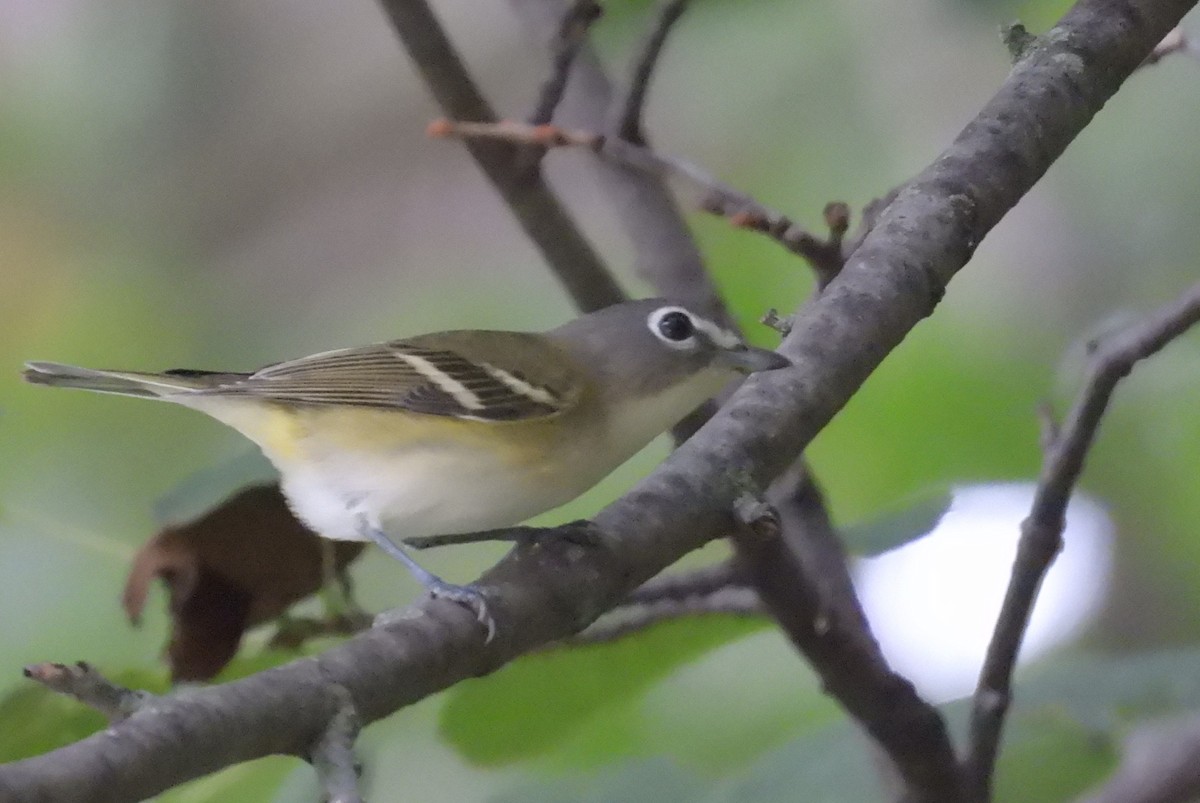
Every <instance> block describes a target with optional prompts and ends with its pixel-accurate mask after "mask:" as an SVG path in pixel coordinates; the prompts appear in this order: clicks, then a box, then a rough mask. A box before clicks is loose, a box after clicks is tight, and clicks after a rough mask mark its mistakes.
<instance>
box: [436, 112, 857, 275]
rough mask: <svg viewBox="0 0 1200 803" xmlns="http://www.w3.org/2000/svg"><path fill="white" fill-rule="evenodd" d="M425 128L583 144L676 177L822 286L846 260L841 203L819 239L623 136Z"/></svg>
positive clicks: (493, 127) (459, 123)
mask: <svg viewBox="0 0 1200 803" xmlns="http://www.w3.org/2000/svg"><path fill="white" fill-rule="evenodd" d="M427 130H428V133H429V135H430V136H434V137H458V138H461V139H465V140H467V141H468V142H472V141H498V142H504V143H510V144H514V145H523V146H530V145H533V146H538V147H544V148H567V147H574V148H585V149H587V150H590V151H592V152H593V153H595V154H597V155H598V156H600V157H601V158H603V159H607V160H609V161H612V162H614V163H617V164H620V165H622V166H624V167H629V168H633V169H635V170H640V171H642V172H645V173H648V174H650V175H653V176H656V177H658V178H660V179H663V180H674V181H675V184H676V185H677V186H679V187H680V188H681V189H683V190H685V191H687V192H688V194H689V195H690V196H692V198H693V199H694V202H695V205H696V206H697V207H698V208H699V209H702V210H703V211H705V212H708V213H710V214H713V215H716V216H718V217H723V218H725V219H727V220H728V221H729V222H730V224H732V225H734V226H737V227H738V228H744V229H749V230H751V231H757V232H761V233H763V234H766V235H767V236H768V237H771V238H772V239H774V240H776V241H777V242H779V243H780V244H781V245H783V247H784V248H787V249H788V250H789V251H791V252H792V253H794V254H797V255H799V256H801V257H803V258H804V259H805V260H807V261H808V262H809V264H811V265H812V266H813V268H814V270H815V271H816V272H817V276H818V280H819V282H820V284H821V286H824V285H825V284H827V283H828V282H829V280H830V279H831V278H832V277H833V276H835V275H837V272H838V271H840V270H841V266H842V264H843V262H844V256H843V254H842V235H843V234H845V231H846V228H845V227H846V226H848V225H849V215H848V210H846V208H845V204H841V203H840V202H834V203H833V204H830V205H828V206H827V207H826V219H827V221H829V222H832V224H833V225H834V226H836V227H838V229H834V230H832V231H831V236H830V238H829V239H827V240H822V239H821V238H819V237H817V236H815V235H813V234H811V233H809V232H808V231H806V230H805V229H803V228H801V227H800V226H798V225H797V224H795V223H793V222H792V220H791V219H790V218H788V217H787V216H786V215H784V214H782V213H781V212H777V211H775V210H773V209H771V208H769V207H767V206H764V205H763V204H761V203H759V202H758V201H757V200H755V199H754V198H752V197H751V196H750V195H747V194H746V193H744V192H742V191H741V190H737V189H734V188H733V187H731V186H729V185H728V184H725V183H724V182H722V181H720V180H718V179H717V178H716V177H714V176H713V175H711V174H710V173H708V172H707V171H706V170H704V169H703V168H701V167H698V166H696V165H694V164H692V163H691V162H688V161H685V160H683V159H679V158H677V157H674V156H669V155H666V154H661V153H658V152H656V151H654V150H652V149H650V148H647V147H644V146H642V145H638V144H635V143H633V142H628V141H626V140H623V139H618V138H615V137H606V136H604V135H603V134H596V133H593V132H590V131H581V130H578V129H566V128H561V127H559V126H553V125H538V126H533V125H529V124H527V123H520V122H515V121H512V120H501V121H499V122H486V123H479V122H471V121H465V120H447V119H440V120H434V121H433V122H432V123H430V124H429V128H428V129H427Z"/></svg>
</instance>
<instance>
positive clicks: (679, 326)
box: [658, 310, 696, 343]
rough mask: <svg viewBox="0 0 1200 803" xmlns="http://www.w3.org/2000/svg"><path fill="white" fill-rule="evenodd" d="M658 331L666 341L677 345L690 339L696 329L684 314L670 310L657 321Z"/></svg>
mask: <svg viewBox="0 0 1200 803" xmlns="http://www.w3.org/2000/svg"><path fill="white" fill-rule="evenodd" d="M658 331H659V332H660V333H661V334H662V336H663V337H665V338H666V339H667V340H674V341H675V342H676V343H678V342H680V341H683V340H687V339H688V338H689V337H691V336H692V335H693V334H694V333H695V331H696V327H695V325H694V324H693V323H692V319H691V317H690V316H689V315H688V314H687V313H686V312H682V311H680V310H672V311H670V312H668V313H667V314H666V315H664V316H662V317H661V318H659V319H658Z"/></svg>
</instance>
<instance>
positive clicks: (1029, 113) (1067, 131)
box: [0, 0, 1194, 801]
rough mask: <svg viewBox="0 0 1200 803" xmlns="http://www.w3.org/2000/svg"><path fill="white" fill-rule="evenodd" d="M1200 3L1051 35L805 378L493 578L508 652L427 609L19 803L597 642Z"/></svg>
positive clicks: (794, 379) (279, 745) (958, 147)
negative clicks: (601, 539) (549, 647)
mask: <svg viewBox="0 0 1200 803" xmlns="http://www.w3.org/2000/svg"><path fill="white" fill-rule="evenodd" d="M1192 5H1194V3H1193V2H1192V0H1159V1H1157V2H1150V0H1082V2H1080V3H1078V4H1077V5H1076V6H1075V7H1074V8H1073V9H1072V10H1071V11H1070V12H1068V14H1067V15H1066V16H1065V17H1064V18H1063V20H1062V21H1061V22H1060V23H1059V25H1058V26H1056V27H1055V28H1054V29H1053V30H1052V31H1050V32H1049V33H1047V34H1046V35H1045V36H1043V37H1040V38H1039V40H1038V41H1037V42H1036V43H1035V44H1034V46H1033V47H1031V48H1030V49H1029V51H1028V52H1027V53H1026V55H1025V56H1024V57H1023V58H1022V59H1021V60H1020V62H1019V63H1017V64H1016V65H1015V67H1014V68H1013V69H1012V71H1011V72H1010V74H1009V75H1008V77H1007V79H1006V80H1005V82H1004V84H1003V85H1002V86H1001V88H1000V90H999V91H998V92H997V94H996V95H995V96H994V97H993V98H992V99H991V100H990V101H989V102H988V103H987V105H986V106H985V107H984V108H983V110H982V111H981V112H980V113H979V115H977V117H976V118H975V119H974V120H973V121H972V122H971V123H970V124H969V125H968V126H967V127H966V128H965V129H964V130H963V132H962V133H961V134H960V135H959V136H958V137H957V138H956V140H955V141H954V143H953V144H952V145H951V146H950V147H949V148H948V149H947V150H946V151H945V152H944V153H943V154H942V155H941V156H940V157H939V158H938V159H937V160H936V161H935V162H934V163H933V164H932V165H930V166H929V167H928V168H927V169H926V170H924V171H923V172H922V173H921V174H920V175H918V176H917V177H916V178H915V179H914V180H913V181H912V182H910V183H909V184H907V185H906V186H905V187H904V188H902V189H901V190H900V192H899V193H898V194H897V196H896V198H895V200H894V201H893V202H892V203H891V204H890V205H889V206H888V207H887V208H886V209H884V210H883V211H882V212H881V213H880V215H879V218H878V221H877V223H876V225H875V227H874V228H873V229H872V231H871V232H870V234H869V235H868V236H867V237H866V238H865V239H864V241H863V243H862V245H861V246H860V247H859V248H858V249H857V250H856V251H855V252H854V254H853V255H851V257H850V259H849V260H848V261H847V263H846V266H845V268H844V269H843V270H842V272H841V274H840V275H839V276H838V278H837V279H835V280H834V281H833V282H832V283H831V284H830V285H829V287H828V288H827V289H826V290H825V291H824V292H823V293H822V294H821V295H820V296H818V297H817V298H816V299H815V300H814V301H813V302H812V303H810V304H808V305H807V306H806V307H805V309H804V310H803V314H801V315H798V316H797V319H796V322H795V326H794V327H793V330H792V332H791V334H790V335H789V336H788V337H787V339H786V340H785V341H784V344H783V347H782V351H783V352H784V353H785V354H787V355H788V356H789V357H790V358H791V359H792V360H793V362H794V363H795V367H794V368H791V369H785V370H781V371H776V372H772V375H769V376H767V375H760V376H757V377H752V378H751V379H750V380H748V381H747V382H746V383H745V385H743V387H742V388H741V389H740V390H739V391H738V393H737V394H736V395H735V396H734V398H733V399H731V401H730V403H729V404H728V405H726V407H725V408H723V409H722V410H721V411H720V412H719V413H718V414H717V415H716V416H715V417H714V418H713V419H712V421H711V422H709V424H708V425H706V426H705V427H704V429H703V430H702V431H701V432H699V433H697V434H696V436H694V437H692V438H691V439H690V440H688V441H687V442H686V443H684V444H682V445H681V446H680V448H679V449H677V450H676V451H675V453H674V454H673V455H671V456H670V457H669V458H668V459H667V460H666V461H665V462H664V463H663V464H662V465H661V466H660V467H659V468H658V469H657V470H655V471H654V472H653V473H652V474H651V475H650V476H649V477H647V478H646V479H645V480H644V481H642V482H641V483H640V484H639V485H638V486H637V487H636V488H634V489H633V490H632V491H631V492H630V493H628V494H626V495H625V496H624V497H622V498H621V499H619V500H617V501H616V502H614V503H613V504H611V505H609V506H608V507H606V508H605V509H604V510H603V511H601V513H600V514H599V515H598V516H597V517H596V524H597V526H598V528H599V529H600V531H601V532H603V533H605V534H606V538H605V543H604V546H602V547H600V548H595V549H587V550H584V549H580V548H579V547H577V546H574V545H570V544H563V545H561V547H552V546H549V545H546V544H544V545H543V546H542V547H540V548H532V549H524V550H517V551H516V552H515V553H514V554H512V555H510V556H508V557H506V558H505V559H504V560H502V561H501V562H500V563H499V564H497V565H496V566H495V567H494V568H493V569H491V570H490V571H488V572H487V573H486V574H485V575H484V576H483V577H482V578H480V581H479V582H480V584H481V585H482V586H483V587H485V588H486V589H487V590H488V594H489V599H490V600H491V602H492V608H493V610H494V613H495V617H496V620H497V624H498V626H499V634H498V636H497V637H496V639H495V640H494V641H493V642H491V643H490V644H487V645H485V644H483V643H482V639H481V638H480V635H479V631H478V628H477V625H476V622H475V619H474V617H473V616H472V614H471V613H470V612H468V611H466V610H465V609H463V608H462V607H460V606H458V605H455V604H453V603H450V602H445V601H442V600H430V599H425V600H422V601H421V602H419V603H417V604H416V605H414V606H412V607H411V608H410V610H409V615H408V616H407V617H404V618H402V619H399V620H398V621H396V622H395V623H394V624H391V625H389V626H388V627H386V628H379V629H374V630H372V631H370V632H368V633H364V634H362V635H359V636H356V637H355V638H353V639H351V640H349V641H347V642H346V643H344V644H342V645H339V646H337V647H335V648H333V649H332V650H330V651H328V652H326V653H324V654H323V655H321V656H318V657H315V658H306V659H302V660H299V661H295V662H293V663H290V664H288V665H285V666H282V667H279V668H276V669H272V670H269V671H267V672H263V673H261V674H259V675H255V676H253V677H249V678H246V679H244V680H241V681H237V682H234V683H229V684H225V685H222V686H216V687H212V688H208V689H203V690H199V691H194V692H189V693H187V694H182V695H179V696H176V697H171V698H166V699H163V700H161V701H159V702H157V703H156V704H155V705H154V706H150V707H147V708H145V709H142V710H139V711H138V712H136V713H134V714H133V715H132V716H130V717H129V718H128V719H126V720H125V721H123V722H121V723H119V724H117V725H116V726H114V727H113V728H110V729H109V730H108V731H106V732H104V733H102V734H96V735H95V736H92V737H89V738H88V739H84V740H82V741H80V742H78V743H76V744H73V745H70V746H68V747H65V748H62V749H61V750H56V751H54V752H52V753H50V754H47V755H44V756H40V757H37V758H32V759H28V760H25V761H19V762H14V763H11V764H7V765H4V766H0V798H4V797H9V798H14V799H52V800H56V801H76V800H113V801H117V800H139V799H143V798H146V797H149V796H151V795H153V794H155V793H157V792H159V791H161V790H163V789H166V788H169V787H171V786H173V785H175V784H178V783H180V782H182V781H185V780H188V779H190V778H194V777H197V776H199V775H203V774H206V773H208V772H212V771H214V770H216V769H219V768H221V767H224V766H228V765H230V764H233V763H236V762H240V761H247V760H250V759H253V758H258V757H261V756H265V755H269V754H290V755H303V754H305V751H307V750H308V748H309V747H310V746H311V745H312V744H314V743H315V742H316V741H317V739H318V738H319V737H320V735H321V734H322V733H324V732H325V729H326V727H327V724H328V723H329V722H330V721H331V719H332V718H333V716H334V715H335V714H336V712H337V706H336V705H335V704H334V703H333V702H332V696H331V695H329V694H328V693H327V691H328V686H329V684H338V685H340V686H343V687H344V688H345V689H346V690H347V691H348V692H349V693H350V696H351V698H352V700H353V702H354V707H355V709H356V710H357V711H358V714H359V717H360V718H361V720H362V721H363V722H364V724H365V723H370V722H372V721H374V720H376V719H379V718H381V717H384V716H387V715H389V714H391V713H392V712H394V711H396V710H397V709H399V708H401V707H403V706H405V705H409V704H411V703H413V702H416V701H417V700H420V699H423V698H424V697H426V696H428V695H429V694H432V693H434V692H436V691H439V690H441V689H444V688H447V687H448V686H451V685H453V684H454V683H456V682H458V681H459V680H462V679H464V678H467V677H472V676H476V675H480V674H486V673H488V672H491V671H494V670H495V669H497V668H498V667H500V666H502V665H504V664H505V663H506V662H508V661H510V660H512V659H513V658H515V657H516V656H518V655H521V654H523V653H525V652H528V651H530V650H531V649H534V648H536V647H538V646H540V645H542V644H545V643H547V642H550V641H554V640H558V639H561V638H564V637H566V636H568V635H570V634H571V633H574V632H577V631H578V630H580V629H582V628H583V627H584V626H586V625H587V624H588V623H590V622H591V621H594V620H595V619H596V617H597V616H599V615H600V613H602V612H603V611H605V610H607V609H609V608H611V607H612V606H613V605H614V604H616V603H617V602H618V601H619V600H620V599H621V598H623V597H624V596H626V595H627V594H628V593H629V592H630V591H632V590H633V589H634V588H635V587H636V586H638V585H640V584H641V583H643V582H645V581H646V580H647V579H649V578H650V577H652V576H653V575H655V574H657V573H658V572H659V571H661V570H662V569H663V568H664V567H666V566H667V565H670V564H671V563H673V562H675V560H677V559H678V558H679V557H681V556H682V555H684V554H686V553H687V552H690V551H691V550H693V549H695V548H696V547H698V546H700V545H702V544H703V543H705V542H707V541H708V540H711V539H713V538H716V537H720V536H721V535H723V534H724V533H726V532H728V531H729V529H730V528H731V527H732V526H733V521H732V516H731V513H730V511H731V510H732V505H733V500H734V499H735V498H736V497H737V496H738V495H739V494H740V493H741V492H742V490H743V489H744V487H745V482H746V481H747V480H749V481H750V482H752V483H754V484H756V485H758V486H759V487H768V486H769V485H770V484H771V481H772V480H773V479H774V478H775V477H776V476H778V475H779V474H780V473H781V472H782V471H784V470H785V469H786V468H787V467H788V466H790V465H791V464H792V463H793V462H794V461H795V460H796V458H797V457H798V455H799V454H800V453H801V452H802V451H803V449H804V448H805V447H806V446H807V445H808V444H809V442H811V440H812V439H813V437H814V436H815V435H816V434H817V433H818V432H819V431H820V430H821V429H822V428H823V427H824V426H825V424H826V423H828V421H829V420H830V418H832V416H833V415H834V414H835V413H836V412H837V411H838V410H839V409H841V407H842V406H843V405H844V404H845V403H846V402H847V401H848V400H849V398H850V397H851V396H852V395H853V394H854V393H855V391H856V390H857V389H858V388H859V387H860V386H861V384H862V383H863V382H864V381H865V379H866V378H867V376H868V375H869V374H870V373H871V371H873V370H874V368H875V367H876V366H877V365H878V364H879V363H880V362H881V361H882V360H883V359H884V358H885V357H886V356H887V354H888V353H889V352H890V351H891V350H892V349H893V348H895V346H896V345H898V344H899V342H900V341H901V340H902V339H903V337H904V336H905V335H906V334H907V333H908V332H909V331H910V330H911V329H912V328H913V327H914V326H915V325H916V324H917V323H918V322H920V320H921V319H922V318H924V317H925V316H927V315H929V314H930V313H931V312H932V311H933V309H934V308H935V307H936V305H937V303H938V301H939V300H940V298H941V297H942V294H943V292H944V290H945V286H946V284H947V283H948V282H949V281H950V279H951V278H952V277H953V276H954V274H955V273H956V272H957V271H958V270H959V269H960V268H961V267H962V266H963V265H964V264H965V263H966V261H967V260H968V259H969V258H970V256H971V254H972V252H973V251H974V248H975V247H976V246H977V245H978V243H979V242H980V241H981V240H982V239H983V237H984V236H986V234H987V233H988V232H989V231H990V230H991V229H992V227H993V226H995V224H996V223H997V222H998V221H999V220H1000V218H1001V217H1002V216H1003V215H1004V214H1005V213H1006V212H1007V211H1008V210H1009V209H1010V208H1011V207H1012V206H1013V205H1015V204H1016V203H1017V201H1018V200H1019V199H1020V198H1021V196H1022V195H1023V194H1024V193H1025V192H1027V191H1028V190H1029V188H1030V187H1031V186H1032V185H1033V184H1034V182H1036V181H1037V180H1038V179H1039V178H1040V177H1041V175H1042V174H1043V173H1044V172H1045V170H1046V169H1047V168H1048V167H1049V166H1050V164H1051V163H1053V161H1054V160H1055V159H1056V158H1057V157H1058V155H1059V154H1060V153H1062V151H1063V149H1065V148H1066V146H1067V145H1068V144H1069V143H1070V142H1071V140H1072V139H1073V138H1074V137H1075V136H1076V135H1077V134H1078V133H1079V132H1080V131H1081V130H1082V129H1083V127H1084V126H1086V125H1087V124H1088V122H1090V120H1091V119H1092V117H1093V115H1095V114H1096V112H1098V111H1099V110H1100V108H1101V107H1102V106H1103V104H1104V102H1105V101H1106V100H1107V99H1108V98H1109V97H1111V96H1112V95H1113V94H1114V93H1115V92H1116V91H1117V89H1118V88H1119V87H1120V85H1121V82H1122V81H1123V80H1124V79H1125V78H1126V77H1127V76H1128V75H1129V74H1130V73H1131V72H1132V71H1133V70H1134V69H1135V68H1136V67H1137V65H1138V64H1139V63H1141V61H1142V60H1143V59H1144V58H1145V57H1146V56H1147V54H1149V53H1150V51H1151V49H1152V48H1153V47H1154V46H1155V45H1156V44H1157V43H1158V42H1159V41H1160V40H1161V39H1162V38H1163V36H1164V35H1165V34H1166V32H1167V31H1168V30H1170V29H1171V28H1172V27H1173V26H1174V25H1175V24H1176V23H1178V21H1179V20H1180V18H1181V17H1182V16H1183V14H1184V13H1185V12H1186V11H1187V10H1188V9H1189V8H1191V7H1192ZM454 116H456V117H464V115H459V114H457V113H455V115H454ZM733 474H736V475H737V476H736V477H734V476H732V475H733ZM886 704H887V701H881V705H884V706H885V707H886ZM901 769H902V771H905V768H901ZM905 781H906V783H908V785H909V788H910V789H912V790H916V793H915V794H914V795H913V796H914V797H920V798H922V799H929V800H935V799H946V797H947V794H948V793H950V791H951V790H948V789H946V788H944V787H942V786H941V785H940V776H939V775H938V774H936V773H935V774H933V775H927V774H925V773H924V772H922V771H921V766H913V767H909V768H907V770H906V771H905Z"/></svg>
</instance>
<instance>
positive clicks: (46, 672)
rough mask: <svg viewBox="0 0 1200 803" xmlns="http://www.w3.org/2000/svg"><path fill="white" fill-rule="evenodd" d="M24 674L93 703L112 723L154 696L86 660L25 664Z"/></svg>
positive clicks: (54, 688) (60, 691)
mask: <svg viewBox="0 0 1200 803" xmlns="http://www.w3.org/2000/svg"><path fill="white" fill-rule="evenodd" d="M24 674H25V677H27V678H29V679H30V680H36V681H37V682H38V683H41V684H42V685H43V686H45V687H46V688H48V689H51V690H52V691H56V692H58V693H59V694H66V695H70V696H71V697H74V698H75V699H76V700H79V702H81V703H83V704H84V705H88V706H91V707H92V708H94V709H96V710H97V711H99V712H100V713H101V714H103V715H104V716H105V717H107V718H108V721H109V722H110V723H115V722H120V721H122V720H124V719H127V718H128V717H130V716H131V715H132V714H133V713H134V712H135V711H137V710H138V709H140V708H142V707H143V706H145V705H146V703H148V702H149V701H150V700H152V699H154V695H152V694H150V693H149V692H145V691H137V690H135V689H127V688H125V687H124V686H121V685H118V684H116V683H113V682H112V681H111V680H109V679H108V678H106V677H104V675H102V674H100V672H99V670H97V669H96V668H95V667H93V666H92V665H91V664H88V663H86V662H84V661H79V662H77V663H75V664H72V665H67V664H53V663H46V664H32V665H30V666H27V667H25V669H24Z"/></svg>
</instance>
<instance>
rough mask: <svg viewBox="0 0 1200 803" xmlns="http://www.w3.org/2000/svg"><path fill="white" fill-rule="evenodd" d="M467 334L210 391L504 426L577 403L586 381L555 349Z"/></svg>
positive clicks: (358, 353) (279, 371) (532, 341)
mask: <svg viewBox="0 0 1200 803" xmlns="http://www.w3.org/2000/svg"><path fill="white" fill-rule="evenodd" d="M462 334H463V333H457V332H443V333H439V334H438V335H425V336H422V337H416V338H411V339H408V340H397V341H392V342H389V343H378V344H375V345H371V346H360V347H357V348H349V349H340V350H337V351H327V352H323V353H321V354H314V355H312V356H311V357H302V358H300V359H298V360H291V361H289V362H282V363H278V364H276V365H270V366H267V367H266V368H263V369H261V370H259V371H257V372H255V373H254V374H251V375H250V376H248V377H245V378H243V379H239V380H237V381H235V382H231V383H228V384H222V385H219V386H217V387H213V388H210V389H208V390H206V391H204V392H207V393H214V394H219V395H242V394H245V395H252V396H255V397H257V398H260V399H264V400H269V401H278V402H283V403H290V404H302V405H350V406H358V407H374V408H384V409H401V410H409V411H411V412H416V413H425V414H428V415H438V416H447V417H452V418H465V419H472V420H479V421H497V422H498V421H518V420H529V419H537V418H545V417H550V416H554V415H557V414H559V413H561V412H563V411H564V410H566V409H569V408H570V407H572V406H573V405H574V404H575V403H576V402H577V401H578V399H579V396H580V395H581V393H582V387H581V385H582V382H581V379H580V377H578V376H576V375H575V372H574V371H573V370H572V368H571V366H570V364H569V361H568V360H567V358H566V357H565V355H563V354H562V353H561V352H560V351H559V350H558V349H557V348H555V347H554V346H552V345H548V344H546V343H545V342H544V341H543V340H541V339H540V338H537V337H535V336H532V335H522V334H519V333H514V332H488V333H479V332H472V333H470V335H471V336H470V337H468V338H463V337H462ZM479 335H486V337H484V338H480V337H478V336H479ZM513 346H517V347H518V350H517V352H516V353H518V354H520V355H521V356H520V358H519V360H518V361H517V363H516V364H514V362H513V360H512V359H511V355H512V354H513V353H514V352H513V350H512V347H513ZM535 376H536V378H533V377H535Z"/></svg>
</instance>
